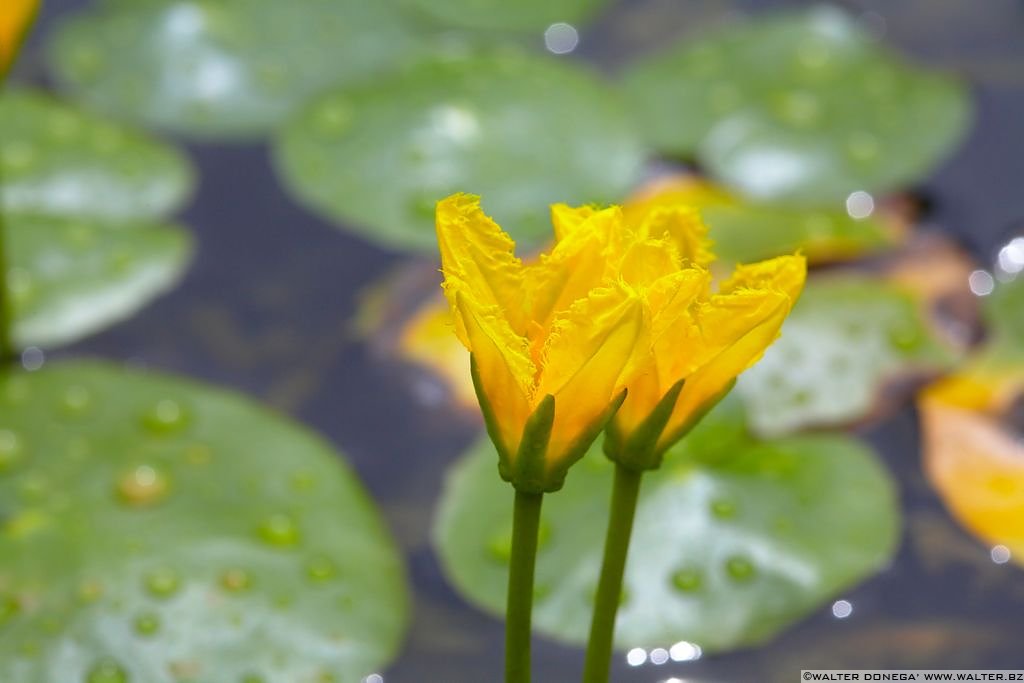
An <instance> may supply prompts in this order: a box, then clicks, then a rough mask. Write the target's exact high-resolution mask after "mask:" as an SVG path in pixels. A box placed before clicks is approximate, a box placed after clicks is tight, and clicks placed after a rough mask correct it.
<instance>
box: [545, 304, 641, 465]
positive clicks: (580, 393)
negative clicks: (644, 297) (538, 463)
mask: <svg viewBox="0 0 1024 683" xmlns="http://www.w3.org/2000/svg"><path fill="white" fill-rule="evenodd" d="M642 325H643V307H642V305H641V301H640V299H639V298H638V297H637V296H636V294H635V293H634V292H633V291H631V290H629V289H628V288H626V287H622V286H613V287H608V288H605V289H599V290H595V291H593V292H591V293H590V295H589V296H588V297H587V298H586V299H582V300H580V301H577V302H576V304H574V305H573V306H572V308H571V309H570V310H569V311H566V312H564V313H563V314H562V315H560V316H559V317H558V319H557V320H556V321H555V323H554V325H553V326H552V331H551V336H550V337H549V339H548V344H547V346H546V347H545V349H544V365H543V369H542V371H541V376H540V380H539V383H538V386H537V390H536V392H535V394H534V398H535V402H536V401H538V400H540V399H542V398H543V397H544V396H547V395H549V394H550V395H553V396H554V397H555V422H554V426H553V428H552V430H551V440H550V442H549V445H548V458H549V459H550V460H551V462H552V463H555V462H557V460H558V458H559V457H560V456H562V455H564V454H565V451H566V449H567V448H568V447H569V446H570V445H571V444H572V442H573V441H574V440H575V439H576V438H578V437H579V436H580V434H582V433H583V432H584V431H585V430H586V429H587V428H588V427H589V426H591V425H592V424H593V422H594V420H596V419H598V418H599V417H600V416H601V414H602V413H604V411H605V410H606V409H607V407H608V404H609V402H610V401H611V399H612V398H613V397H614V396H615V394H616V393H617V392H618V391H619V389H620V388H621V381H620V377H621V376H622V374H623V371H624V370H625V369H626V367H627V366H628V365H629V363H630V362H631V360H632V359H633V356H634V352H635V349H636V343H637V339H638V337H639V335H640V333H641V328H642Z"/></svg>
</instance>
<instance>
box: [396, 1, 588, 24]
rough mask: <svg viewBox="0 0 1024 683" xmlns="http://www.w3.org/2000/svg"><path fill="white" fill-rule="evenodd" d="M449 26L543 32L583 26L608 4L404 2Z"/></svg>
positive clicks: (575, 2) (559, 2)
mask: <svg viewBox="0 0 1024 683" xmlns="http://www.w3.org/2000/svg"><path fill="white" fill-rule="evenodd" d="M405 4H407V5H409V6H410V7H412V8H415V9H416V10H418V11H420V12H423V13H424V14H426V15H428V16H431V17H433V18H434V19H436V20H437V21H439V22H441V23H443V24H445V25H448V26H459V27H462V28H470V29H485V30H488V29H489V30H495V31H535V30H536V31H543V30H544V29H545V28H547V27H548V26H549V25H550V24H553V23H555V22H580V21H585V20H586V19H589V18H590V17H591V16H593V15H594V14H596V13H597V12H598V11H599V10H600V9H601V8H602V7H603V6H604V5H606V4H608V0H520V1H519V2H502V1H501V0H482V1H481V0H405Z"/></svg>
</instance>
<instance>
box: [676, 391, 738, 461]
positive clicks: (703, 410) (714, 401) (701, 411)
mask: <svg viewBox="0 0 1024 683" xmlns="http://www.w3.org/2000/svg"><path fill="white" fill-rule="evenodd" d="M734 386H736V379H735V378H733V379H731V380H729V383H728V384H726V385H725V388H724V389H722V390H721V391H720V392H718V393H717V394H715V395H714V396H712V397H711V398H709V399H708V400H707V401H705V402H704V405H702V406H701V407H700V408H698V409H697V410H696V411H694V413H693V414H692V415H691V416H690V419H689V420H687V421H686V422H684V423H683V424H682V425H680V426H679V427H678V428H677V429H676V430H675V431H673V432H672V433H671V434H669V436H668V438H666V439H663V440H662V441H661V443H660V444H659V445H658V447H657V451H658V464H659V465H660V464H661V459H662V458H663V457H664V455H665V451H667V450H668V449H669V448H671V447H672V446H674V445H676V443H678V442H679V440H680V439H682V438H683V437H684V436H686V435H687V434H689V433H690V430H692V429H693V428H694V427H696V426H697V424H698V423H699V422H700V421H701V420H703V419H704V416H705V415H707V414H708V413H710V412H711V410H712V409H713V408H714V407H715V406H717V405H718V404H719V403H721V402H722V399H723V398H725V397H726V396H728V395H729V392H730V391H732V388H733V387H734Z"/></svg>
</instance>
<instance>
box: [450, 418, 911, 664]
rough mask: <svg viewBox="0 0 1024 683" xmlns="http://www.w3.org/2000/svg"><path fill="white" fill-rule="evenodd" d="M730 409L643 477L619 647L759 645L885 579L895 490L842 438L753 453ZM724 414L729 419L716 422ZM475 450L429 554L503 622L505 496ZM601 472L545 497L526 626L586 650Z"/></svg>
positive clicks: (586, 468)
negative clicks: (880, 575)
mask: <svg viewBox="0 0 1024 683" xmlns="http://www.w3.org/2000/svg"><path fill="white" fill-rule="evenodd" d="M730 403H731V404H732V406H734V405H735V401H731V402H727V403H726V404H725V405H724V407H721V408H718V409H716V410H715V411H714V412H712V413H711V415H709V416H708V418H707V419H706V420H705V422H704V423H702V425H701V426H700V427H698V429H697V430H696V431H694V432H693V433H692V435H691V437H692V438H691V439H690V442H689V443H688V444H686V443H685V442H684V444H683V445H682V446H677V448H676V449H675V450H674V451H673V452H672V453H671V454H670V455H669V456H668V457H666V461H665V464H664V465H663V466H662V468H661V469H660V470H657V471H653V472H650V473H647V474H646V475H645V476H644V481H643V484H642V487H641V492H640V501H639V506H638V508H637V516H636V522H635V528H634V532H633V539H632V545H631V550H630V555H629V560H628V563H627V567H626V577H625V581H624V591H625V597H624V601H623V604H622V606H621V607H620V610H619V619H618V624H617V627H616V644H617V646H618V647H620V648H623V649H624V648H630V647H645V648H651V647H665V648H668V647H670V646H671V645H672V644H674V643H677V642H679V641H688V642H690V643H694V644H696V645H698V646H700V647H701V648H702V649H703V650H704V651H707V652H712V651H724V650H730V649H734V648H737V647H742V646H745V645H750V644H753V643H758V642H762V641H764V640H766V639H768V638H770V637H771V636H772V635H774V634H775V633H777V632H778V631H779V630H781V629H782V628H785V627H786V626H787V625H789V624H791V623H793V622H794V621H796V620H798V619H800V618H801V617H803V616H805V615H807V614H808V613H810V612H812V611H813V610H815V609H817V608H819V607H821V606H822V605H823V604H824V603H825V602H826V601H827V600H830V599H832V598H834V597H835V596H836V595H838V594H839V593H840V592H841V591H842V590H844V589H845V588H848V587H850V586H852V585H854V584H856V583H857V582H859V581H861V580H863V579H864V578H866V577H868V576H870V575H872V574H873V573H874V572H876V571H878V570H879V569H880V568H882V567H884V566H885V565H886V563H887V562H888V560H889V558H890V557H891V555H892V553H893V551H894V549H895V545H896V539H897V534H898V528H899V523H898V520H899V513H898V508H897V504H896V499H895V493H894V490H893V485H892V482H891V481H890V479H889V477H888V475H887V473H886V472H885V470H884V468H883V467H882V466H881V465H880V464H879V463H878V461H877V460H876V459H875V458H874V457H873V455H872V453H871V452H870V451H869V450H868V449H867V448H865V447H864V446H862V445H861V444H860V443H858V442H857V441H855V440H853V439H850V438H848V437H845V436H813V437H798V438H791V439H785V440H780V441H773V442H759V441H755V440H753V439H751V438H749V437H748V436H746V435H745V434H744V428H743V421H742V414H739V415H737V414H736V413H735V412H734V409H733V408H732V407H730ZM723 415H724V416H725V417H723ZM496 465H497V456H496V455H495V453H494V450H493V447H492V446H491V445H490V444H489V443H487V442H482V443H480V444H478V445H477V446H476V447H474V448H473V449H471V451H470V452H469V453H468V454H467V455H466V456H465V457H464V458H463V459H462V460H461V461H459V462H458V463H457V464H456V465H455V467H454V468H453V469H452V471H451V473H450V476H449V478H448V481H447V485H446V488H445V492H444V497H443V499H442V503H441V507H440V510H439V512H438V516H437V519H436V526H435V540H436V544H437V547H438V550H439V553H440V555H441V559H442V561H443V563H444V567H445V570H446V572H447V574H448V576H449V578H450V579H451V580H452V582H453V583H454V584H455V586H456V588H458V589H459V591H460V592H461V593H462V594H463V595H465V596H466V597H467V598H468V599H469V600H470V601H472V602H473V603H475V604H476V605H479V606H480V607H482V608H483V609H485V610H487V611H489V612H491V613H494V614H497V615H500V614H502V613H503V611H504V600H505V582H506V580H507V568H508V564H507V555H506V554H504V553H499V552H496V548H499V547H501V546H500V545H499V544H498V541H499V540H500V539H501V538H503V536H504V535H507V534H508V529H509V517H510V514H511V511H512V495H513V494H512V488H511V487H509V485H508V484H506V483H505V482H504V481H502V480H501V478H500V477H498V474H497V467H496ZM611 484H612V465H611V464H610V462H609V461H608V460H607V459H606V458H604V456H602V455H601V452H600V449H599V448H594V449H592V450H591V452H590V453H588V454H587V456H586V457H585V458H584V459H583V460H582V461H581V462H580V463H579V464H577V465H576V466H575V467H573V469H572V470H571V471H570V473H569V476H568V478H567V480H566V484H565V488H564V489H562V490H561V491H559V492H558V493H557V494H553V495H549V496H545V500H544V510H543V513H542V514H543V522H542V524H543V525H544V527H545V528H546V530H547V533H546V540H545V542H544V543H542V544H541V547H540V551H539V556H538V558H537V570H536V572H537V575H536V595H537V596H538V597H537V599H536V602H535V605H534V617H533V619H534V627H535V629H536V630H537V631H538V632H540V633H544V634H546V635H549V636H552V637H555V638H557V639H559V640H563V641H567V642H570V643H577V644H582V643H583V642H585V639H586V636H587V632H588V628H589V623H590V616H591V611H592V608H593V595H594V590H595V586H596V583H597V577H598V573H599V570H600V562H601V551H602V545H603V538H604V532H605V525H606V523H607V516H608V497H609V495H610V491H611Z"/></svg>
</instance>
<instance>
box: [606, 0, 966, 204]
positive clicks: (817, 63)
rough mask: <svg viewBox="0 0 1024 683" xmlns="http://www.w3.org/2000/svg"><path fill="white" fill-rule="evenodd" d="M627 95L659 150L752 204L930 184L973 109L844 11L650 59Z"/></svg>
mask: <svg viewBox="0 0 1024 683" xmlns="http://www.w3.org/2000/svg"><path fill="white" fill-rule="evenodd" d="M623 85H624V88H625V91H626V93H627V95H628V96H629V99H630V101H631V103H632V111H633V113H634V115H635V117H636V118H637V120H638V121H639V122H640V124H641V129H642V130H643V131H644V132H645V133H646V134H647V137H648V139H649V141H650V142H651V143H652V144H653V145H655V146H656V147H658V148H659V149H661V150H663V151H665V152H668V153H673V154H680V155H694V156H696V158H697V159H698V160H699V161H700V162H701V163H702V164H704V165H705V166H706V167H707V169H708V171H710V172H711V174H712V175H714V176H715V177H716V178H718V179H719V180H721V181H723V182H725V183H726V184H729V185H731V186H733V187H735V188H737V189H739V190H741V191H743V192H745V193H746V194H748V195H750V196H755V197H762V198H779V199H788V200H794V201H801V202H808V203H817V202H823V201H827V200H835V199H841V198H843V197H845V196H847V195H848V194H849V193H851V192H853V191H856V190H866V191H884V190H891V189H894V188H898V187H900V186H902V185H905V184H907V183H911V182H914V181H917V180H920V179H921V178H922V177H923V176H925V175H927V173H928V172H929V171H930V170H931V168H932V167H933V166H934V165H935V164H936V163H938V162H939V161H941V160H942V159H943V158H945V157H946V156H947V155H948V154H949V153H950V151H951V150H952V148H953V147H954V145H955V144H956V143H957V142H958V141H959V140H960V138H961V137H962V136H963V134H964V132H965V130H966V128H967V126H968V123H969V121H970V110H971V105H970V100H969V96H968V94H967V92H966V90H965V88H964V87H963V85H962V84H960V83H959V82H957V81H955V80H953V79H951V78H948V77H946V76H944V75H941V74H937V73H933V72H930V71H926V70H924V69H921V68H918V67H915V66H912V65H910V64H907V63H905V62H903V61H902V60H901V59H899V58H898V57H897V56H895V55H893V54H890V53H889V52H888V51H886V50H885V49H884V48H882V47H881V46H880V45H879V44H878V43H877V42H875V41H874V40H872V39H871V38H870V37H869V36H867V35H865V34H864V33H863V32H862V31H861V29H860V28H859V27H858V26H857V24H856V22H855V21H854V20H852V19H851V18H850V17H848V16H847V15H846V14H845V13H843V12H842V11H841V10H838V9H836V8H832V7H817V8H813V9H810V10H806V11H801V12H787V13H781V14H778V15H776V16H764V17H757V18H755V19H751V20H750V21H747V22H744V23H740V24H734V25H731V26H727V27H724V28H723V29H721V30H719V31H717V32H715V33H713V34H710V35H707V36H705V37H702V38H700V39H698V40H696V41H693V42H687V43H684V44H682V45H680V46H679V47H677V48H670V49H669V50H668V51H667V52H664V53H661V54H656V55H654V56H651V57H649V58H646V59H644V60H642V61H641V62H639V63H638V64H636V65H635V66H633V67H631V68H630V70H629V71H628V72H627V74H626V75H625V78H624V83H623Z"/></svg>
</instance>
